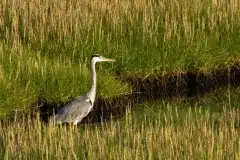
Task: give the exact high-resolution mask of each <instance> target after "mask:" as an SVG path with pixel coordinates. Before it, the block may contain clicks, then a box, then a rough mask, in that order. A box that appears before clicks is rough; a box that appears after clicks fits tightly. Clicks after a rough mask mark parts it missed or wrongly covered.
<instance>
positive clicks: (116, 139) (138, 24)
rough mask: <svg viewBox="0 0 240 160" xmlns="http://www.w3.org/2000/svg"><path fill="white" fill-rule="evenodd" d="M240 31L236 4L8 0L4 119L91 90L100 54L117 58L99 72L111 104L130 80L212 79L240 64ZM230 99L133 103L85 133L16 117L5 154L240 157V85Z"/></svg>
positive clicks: (3, 133) (0, 141)
mask: <svg viewBox="0 0 240 160" xmlns="http://www.w3.org/2000/svg"><path fill="white" fill-rule="evenodd" d="M239 35H240V4H239V2H238V1H236V0H229V1H225V0H218V1H215V0H208V1H207V0H194V1H193V0H178V1H175V0H159V1H156V0H134V1H127V0H115V1H108V0H102V1H97V0H90V1H87V0H82V1H75V0H67V1H58V0H41V1H38V0H33V1H23V0H2V1H1V2H0V119H2V120H3V119H5V118H8V117H11V118H14V117H15V116H14V114H15V111H20V112H26V113H29V112H30V111H31V109H32V107H35V106H37V105H36V104H37V102H38V99H39V98H43V99H46V100H47V102H49V103H51V102H53V103H54V104H57V103H62V102H67V101H69V100H70V99H72V98H75V97H78V96H80V95H82V94H83V93H85V92H86V90H87V89H88V85H89V83H88V81H89V76H90V75H89V59H90V57H91V55H92V54H94V53H95V52H97V53H100V54H101V55H104V56H106V57H108V58H112V59H116V60H117V61H116V63H106V64H101V65H98V67H97V72H98V93H97V96H98V97H101V98H103V99H104V98H106V97H108V98H113V97H118V96H121V95H126V94H129V93H130V92H131V91H132V89H133V88H132V87H133V86H131V85H130V84H128V83H127V82H125V81H124V79H125V77H126V76H127V75H133V76H134V75H138V76H142V77H147V76H149V75H165V74H166V73H174V74H178V73H183V72H189V71H190V72H195V73H198V72H203V73H205V74H208V73H211V71H212V70H215V69H221V68H226V67H229V66H232V65H234V64H236V63H240V54H239V53H240V37H239ZM119 73H120V74H119ZM117 74H119V75H121V76H120V77H118V79H116V75H117ZM122 80H123V81H122ZM230 93H231V92H230V91H229V90H228V91H227V92H223V93H222V94H220V93H216V94H215V93H214V94H213V95H208V97H204V98H203V99H202V100H201V101H199V102H196V103H195V101H194V100H189V99H187V100H180V101H179V100H176V101H167V100H164V101H163V102H155V103H147V104H145V105H140V106H130V107H132V108H134V107H137V110H130V111H128V112H126V116H125V118H124V119H121V120H118V121H111V122H109V123H104V124H101V125H92V126H91V125H90V126H87V125H81V126H80V127H79V128H76V127H66V126H52V125H49V126H47V125H44V124H43V123H42V122H41V121H40V120H39V119H37V120H32V119H31V118H26V117H23V119H17V118H16V117H15V119H16V120H15V123H11V122H8V121H5V122H1V123H0V125H1V126H0V153H2V156H3V157H4V158H5V159H32V158H33V157H34V158H35V159H40V158H41V159H92V158H98V159H146V158H148V159H157V158H163V159H164V158H178V159H180V158H181V159H197V158H202V159H220V158H225V157H226V158H228V157H229V158H230V159H239V157H240V155H239V151H240V150H239V143H240V142H239V126H238V125H236V124H239V105H238V104H239V102H238V101H239V96H238V95H239V89H236V91H234V92H233V93H231V94H230ZM221 97H223V98H221ZM226 98H227V99H226ZM192 101H193V102H194V103H192ZM37 107H38V106H37ZM138 109H139V110H138ZM196 146H197V147H196Z"/></svg>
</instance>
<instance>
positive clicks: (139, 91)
mask: <svg viewBox="0 0 240 160" xmlns="http://www.w3.org/2000/svg"><path fill="white" fill-rule="evenodd" d="M125 80H126V81H127V82H128V83H131V84H132V86H133V92H132V94H130V95H123V96H121V97H118V98H113V99H97V100H96V103H95V105H94V107H93V110H92V111H91V112H90V113H89V115H88V116H87V117H85V118H84V119H83V121H82V122H81V123H83V124H92V123H98V122H104V121H108V120H110V119H115V118H120V117H122V116H123V115H125V111H126V108H128V107H129V106H135V105H136V104H141V103H144V102H147V101H151V100H159V99H166V98H168V99H169V98H170V99H171V98H181V97H193V98H196V99H198V98H200V97H202V96H203V95H204V94H206V93H209V92H212V91H214V90H216V89H218V88H221V87H224V86H233V87H237V86H239V85H240V65H235V66H233V67H231V68H225V69H218V70H214V71H212V72H211V74H208V75H206V74H204V73H194V72H187V73H172V74H167V75H165V76H164V77H163V76H159V77H147V78H141V77H138V76H128V77H127V78H125ZM38 105H39V106H40V107H39V110H40V117H41V119H42V120H43V121H44V122H46V123H47V122H48V120H49V118H50V117H51V116H52V115H53V114H56V113H57V111H58V110H59V109H60V108H61V107H63V106H64V104H63V103H57V104H54V103H48V102H47V101H45V100H44V99H42V98H39V101H38Z"/></svg>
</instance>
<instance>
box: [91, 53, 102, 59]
mask: <svg viewBox="0 0 240 160" xmlns="http://www.w3.org/2000/svg"><path fill="white" fill-rule="evenodd" d="M93 57H100V55H99V54H94V55H92V58H93ZM92 58H91V59H92Z"/></svg>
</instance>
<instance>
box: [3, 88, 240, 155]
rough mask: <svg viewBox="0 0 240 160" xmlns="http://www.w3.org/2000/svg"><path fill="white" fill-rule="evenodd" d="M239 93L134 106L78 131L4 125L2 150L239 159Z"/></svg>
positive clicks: (27, 121) (27, 123)
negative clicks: (122, 114)
mask: <svg viewBox="0 0 240 160" xmlns="http://www.w3.org/2000/svg"><path fill="white" fill-rule="evenodd" d="M239 95H240V94H239V89H235V90H228V91H227V90H222V91H217V92H216V93H211V94H208V95H206V96H204V97H203V99H201V100H198V101H193V100H191V99H178V100H177V101H176V100H175V101H162V102H153V103H145V104H142V105H141V106H139V107H138V108H137V110H136V109H133V110H132V109H130V108H131V107H132V106H129V109H128V110H127V111H126V115H125V117H124V118H122V119H119V120H116V121H109V122H108V123H102V124H94V125H84V124H82V125H80V126H78V127H77V126H64V125H59V126H58V125H52V124H49V125H46V124H43V123H42V122H41V121H40V120H39V118H37V119H35V120H32V119H31V118H29V117H28V118H26V117H25V118H23V119H21V120H20V119H16V120H15V121H14V122H12V123H10V122H2V123H0V141H2V142H3V143H2V145H0V151H1V154H2V157H4V158H5V159H239V158H240V154H239V153H240V152H239V151H240V137H239V136H240V134H239V131H240V130H239V129H240V128H239V124H240V118H239V117H240V111H239Z"/></svg>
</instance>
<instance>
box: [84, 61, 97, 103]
mask: <svg viewBox="0 0 240 160" xmlns="http://www.w3.org/2000/svg"><path fill="white" fill-rule="evenodd" d="M95 64H96V61H95V60H94V59H92V60H91V87H90V89H89V90H88V92H87V94H86V96H88V97H89V98H90V100H91V102H92V103H94V100H95V97H96V86H97V75H96V69H95Z"/></svg>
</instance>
